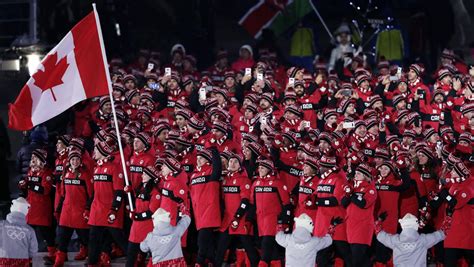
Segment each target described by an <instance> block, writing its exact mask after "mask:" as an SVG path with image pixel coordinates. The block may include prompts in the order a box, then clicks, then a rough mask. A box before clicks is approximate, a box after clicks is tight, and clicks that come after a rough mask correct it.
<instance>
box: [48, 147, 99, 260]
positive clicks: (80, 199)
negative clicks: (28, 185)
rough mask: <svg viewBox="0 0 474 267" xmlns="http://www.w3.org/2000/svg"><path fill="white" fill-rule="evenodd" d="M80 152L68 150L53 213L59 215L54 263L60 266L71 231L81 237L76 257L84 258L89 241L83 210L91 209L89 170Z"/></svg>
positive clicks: (77, 258) (64, 256)
mask: <svg viewBox="0 0 474 267" xmlns="http://www.w3.org/2000/svg"><path fill="white" fill-rule="evenodd" d="M81 156H82V154H81V152H80V151H79V150H71V151H69V153H68V163H67V165H66V166H65V171H64V176H63V179H62V185H61V192H60V200H59V201H58V207H57V208H56V210H55V214H59V215H57V216H58V217H59V245H58V252H57V253H56V260H55V262H54V266H63V265H64V261H65V260H66V258H67V254H66V253H67V247H68V245H69V241H70V240H71V236H72V234H73V232H74V231H76V233H77V235H78V236H79V239H80V243H81V246H80V250H79V253H78V254H77V255H76V257H75V258H74V259H75V260H85V259H86V257H87V253H88V250H87V247H88V243H89V225H88V224H87V220H86V219H85V218H84V216H83V214H84V212H85V211H86V210H88V209H90V204H91V197H92V190H93V188H92V174H91V172H90V170H88V169H87V168H86V167H85V166H84V165H83V164H82V162H81Z"/></svg>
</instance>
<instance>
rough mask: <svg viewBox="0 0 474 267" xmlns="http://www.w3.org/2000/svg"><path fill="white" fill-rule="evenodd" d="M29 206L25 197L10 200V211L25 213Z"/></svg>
mask: <svg viewBox="0 0 474 267" xmlns="http://www.w3.org/2000/svg"><path fill="white" fill-rule="evenodd" d="M29 208H30V204H29V203H28V202H27V201H26V199H24V198H22V197H19V198H17V199H14V200H13V201H12V206H11V207H10V212H20V213H23V214H25V215H26V214H27V213H28V209H29Z"/></svg>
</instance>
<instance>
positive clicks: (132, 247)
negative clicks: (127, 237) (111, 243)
mask: <svg viewBox="0 0 474 267" xmlns="http://www.w3.org/2000/svg"><path fill="white" fill-rule="evenodd" d="M139 254H142V256H143V257H144V258H145V257H146V253H144V252H142V251H141V250H140V243H133V242H128V250H127V264H126V266H127V267H133V266H134V265H135V260H136V259H137V256H138V255H139Z"/></svg>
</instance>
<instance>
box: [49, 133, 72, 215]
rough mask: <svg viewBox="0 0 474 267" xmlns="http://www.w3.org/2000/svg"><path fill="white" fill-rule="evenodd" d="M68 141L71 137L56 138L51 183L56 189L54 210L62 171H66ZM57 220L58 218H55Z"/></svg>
mask: <svg viewBox="0 0 474 267" xmlns="http://www.w3.org/2000/svg"><path fill="white" fill-rule="evenodd" d="M69 141H71V136H69V135H61V136H59V137H58V141H57V143H56V152H57V153H58V154H57V157H56V161H55V162H54V171H53V178H54V180H53V182H54V186H55V187H56V192H55V196H54V210H56V208H57V207H58V204H59V200H60V199H61V186H62V176H63V171H64V170H65V169H66V168H65V166H66V165H67V162H68V155H67V147H68V145H69ZM56 220H59V218H56Z"/></svg>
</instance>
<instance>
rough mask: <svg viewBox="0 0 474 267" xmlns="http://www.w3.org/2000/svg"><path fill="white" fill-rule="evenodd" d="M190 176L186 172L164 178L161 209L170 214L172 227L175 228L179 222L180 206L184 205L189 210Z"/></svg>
mask: <svg viewBox="0 0 474 267" xmlns="http://www.w3.org/2000/svg"><path fill="white" fill-rule="evenodd" d="M187 180H188V176H187V174H186V172H184V171H181V172H179V173H178V174H175V175H173V174H170V175H168V176H166V177H165V178H164V183H163V187H162V188H161V196H162V198H161V204H160V208H162V209H165V210H166V211H168V212H169V213H170V216H171V225H173V226H175V225H176V222H177V220H178V217H179V215H178V212H179V207H178V206H179V204H181V203H183V204H184V205H185V206H186V207H188V208H189V198H188V194H189V189H188V186H187V185H186V181H187Z"/></svg>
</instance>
